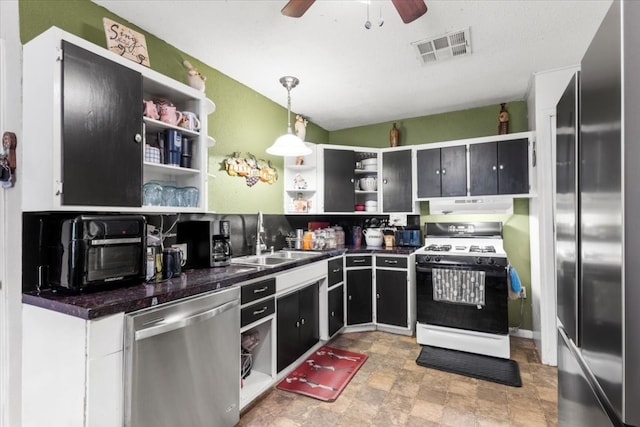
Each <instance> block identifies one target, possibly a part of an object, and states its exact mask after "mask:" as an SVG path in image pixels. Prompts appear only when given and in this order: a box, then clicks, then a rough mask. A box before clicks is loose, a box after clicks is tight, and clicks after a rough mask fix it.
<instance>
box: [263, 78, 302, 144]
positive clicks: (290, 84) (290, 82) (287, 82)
mask: <svg viewBox="0 0 640 427" xmlns="http://www.w3.org/2000/svg"><path fill="white" fill-rule="evenodd" d="M299 82H300V80H298V79H297V78H295V77H291V76H285V77H282V78H281V79H280V83H282V86H284V87H285V88H286V89H287V133H285V134H284V135H282V136H279V137H278V139H276V141H275V142H274V143H273V145H271V147H269V148H267V153H269V154H271V155H274V156H306V155H307V154H311V148H309V147H307V146H306V145H305V144H304V142H303V141H302V140H301V139H300V138H298V136H297V135H294V133H293V132H292V131H291V89H293V88H294V87H296V86H297V85H298V83H299Z"/></svg>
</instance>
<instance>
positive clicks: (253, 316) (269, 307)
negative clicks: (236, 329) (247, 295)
mask: <svg viewBox="0 0 640 427" xmlns="http://www.w3.org/2000/svg"><path fill="white" fill-rule="evenodd" d="M275 311H276V304H275V299H274V298H269V299H268V300H265V301H261V302H259V303H257V304H253V305H250V306H249V307H245V308H243V309H242V310H240V327H243V326H246V325H248V324H249V323H253V322H255V321H256V320H260V319H262V318H263V317H267V316H268V315H270V314H273V313H274V312H275Z"/></svg>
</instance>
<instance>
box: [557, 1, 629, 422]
mask: <svg viewBox="0 0 640 427" xmlns="http://www.w3.org/2000/svg"><path fill="white" fill-rule="evenodd" d="M639 20H640V3H638V2H635V1H614V2H613V3H612V5H611V7H610V9H609V11H608V12H607V15H606V16H605V18H604V20H603V22H602V24H601V26H600V28H599V29H598V31H597V33H596V35H595V36H594V39H593V40H592V42H591V44H590V46H589V48H588V49H587V51H586V53H585V56H584V58H583V60H582V63H581V71H580V74H579V75H576V76H575V77H574V79H573V80H572V81H571V83H570V84H569V86H568V87H567V89H566V91H565V92H564V94H563V95H562V97H561V98H560V101H559V102H558V104H557V117H556V123H557V124H556V135H557V137H556V174H555V179H556V200H555V230H556V289H557V314H558V344H559V345H558V421H559V425H561V426H574V425H580V426H610V425H615V426H622V425H627V426H640V405H639V404H638V403H639V402H640V369H638V365H637V364H638V361H639V360H640V310H639V309H638V307H639V306H640V283H638V280H639V279H638V277H639V276H638V267H637V264H638V261H637V255H638V254H639V253H640V215H639V214H638V212H640V190H638V188H639V187H638V183H639V182H640V167H638V159H640V144H639V141H640V120H638V117H640V81H639V80H638V78H637V76H638V74H639V73H640V58H639V57H638V55H637V41H638V40H640V27H639V26H638V24H637V23H638V22H639Z"/></svg>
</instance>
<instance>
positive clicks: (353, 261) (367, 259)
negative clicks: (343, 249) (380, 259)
mask: <svg viewBox="0 0 640 427" xmlns="http://www.w3.org/2000/svg"><path fill="white" fill-rule="evenodd" d="M370 266H371V255H363V256H348V257H347V267H370Z"/></svg>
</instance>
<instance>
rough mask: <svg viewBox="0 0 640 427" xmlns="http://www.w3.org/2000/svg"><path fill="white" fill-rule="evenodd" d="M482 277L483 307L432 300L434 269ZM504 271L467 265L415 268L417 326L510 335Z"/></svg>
mask: <svg viewBox="0 0 640 427" xmlns="http://www.w3.org/2000/svg"><path fill="white" fill-rule="evenodd" d="M434 268H437V269H443V268H444V269H446V270H448V271H449V272H479V271H483V272H484V273H485V274H484V292H485V294H484V304H469V303H467V302H451V301H444V300H434V280H433V269H434ZM507 286H508V283H507V269H506V268H505V267H491V266H482V267H477V266H469V265H440V264H417V265H416V293H417V320H418V323H423V324H429V325H436V326H444V327H449V328H457V329H465V330H471V331H478V332H485V333H491V334H501V335H506V334H508V333H509V315H508V308H507V302H508V289H507Z"/></svg>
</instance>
